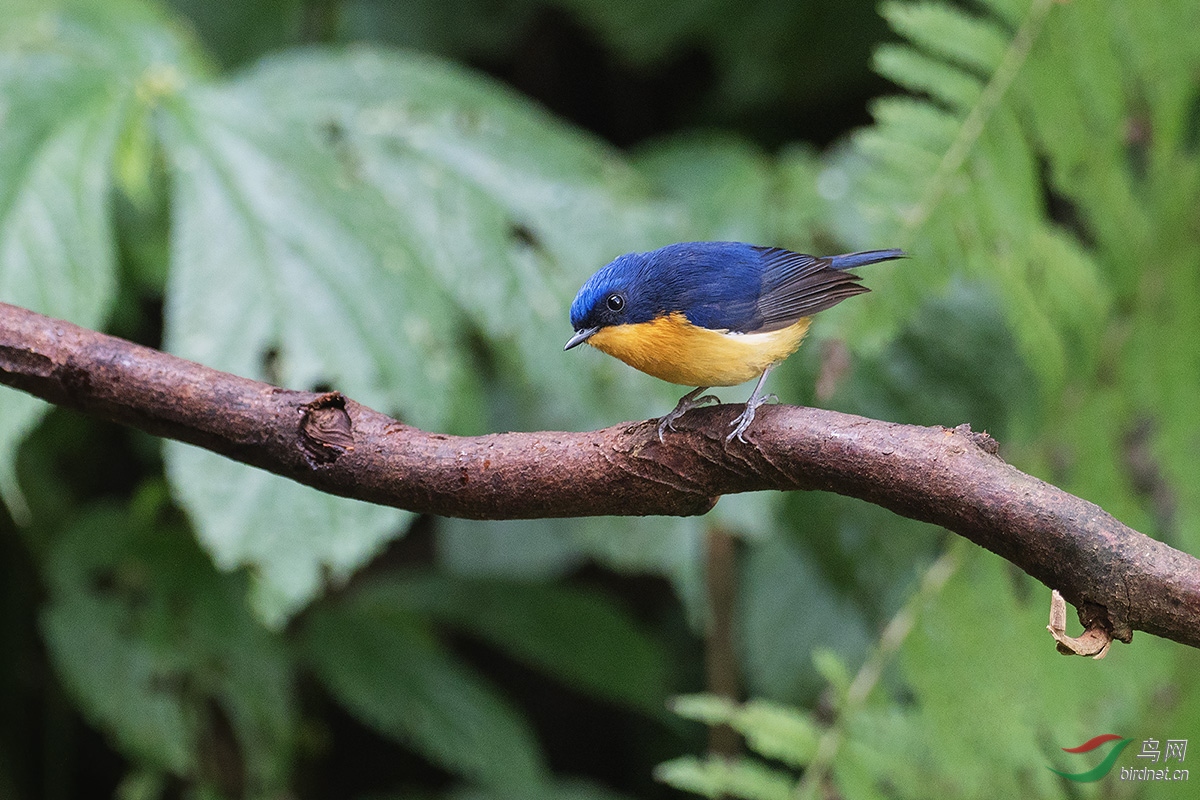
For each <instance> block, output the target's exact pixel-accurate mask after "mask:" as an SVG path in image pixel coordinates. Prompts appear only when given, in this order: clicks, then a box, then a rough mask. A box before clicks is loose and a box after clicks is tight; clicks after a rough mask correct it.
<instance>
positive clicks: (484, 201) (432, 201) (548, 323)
mask: <svg viewBox="0 0 1200 800" xmlns="http://www.w3.org/2000/svg"><path fill="white" fill-rule="evenodd" d="M240 85H241V86H242V87H244V89H245V90H247V91H251V92H253V93H254V94H255V97H256V103H257V104H258V106H259V107H260V108H262V109H263V110H264V111H266V112H269V113H270V114H271V115H273V116H277V117H278V118H280V119H283V120H287V124H288V126H289V127H290V128H293V129H296V130H299V131H304V132H306V134H305V135H307V136H308V137H309V138H313V139H321V138H324V139H325V140H326V147H327V149H329V150H330V151H331V152H332V153H333V154H334V155H335V157H336V158H337V159H338V161H339V163H341V164H342V165H343V170H344V172H345V173H346V175H345V177H344V180H345V181H346V182H347V183H348V184H349V185H350V186H353V187H355V190H356V191H358V190H360V189H361V190H363V191H366V190H368V189H369V190H370V191H372V192H374V193H376V194H377V196H378V197H379V198H381V199H382V200H383V202H384V206H383V207H382V208H381V211H380V213H381V214H383V215H384V217H385V218H386V219H387V220H388V225H389V227H390V228H391V229H393V230H394V233H395V235H396V236H397V237H398V238H399V239H401V240H402V241H404V243H405V245H406V246H407V248H408V250H409V251H410V252H411V253H412V254H413V257H414V259H415V261H416V265H417V270H418V271H419V273H420V274H423V275H424V276H425V280H427V281H428V282H430V283H431V284H432V285H436V286H439V287H440V288H441V289H442V290H443V291H444V292H445V293H446V294H447V296H448V297H449V298H450V299H451V300H452V301H453V303H454V304H455V306H456V307H457V308H459V309H461V310H462V311H463V312H464V315H465V318H466V319H465V321H466V322H468V323H469V324H470V325H473V326H476V327H477V328H478V329H480V330H482V331H483V332H484V333H485V334H486V335H487V337H488V338H489V340H491V341H492V342H495V343H496V352H495V353H494V357H495V358H496V359H497V361H498V362H499V364H500V365H502V367H503V370H502V372H507V371H508V370H510V369H511V370H513V371H515V373H516V374H517V375H518V376H520V377H522V378H524V379H525V381H527V382H528V384H527V385H526V386H522V387H521V389H520V390H522V391H529V390H532V391H533V392H534V394H533V395H532V396H533V397H536V398H537V402H536V404H532V405H534V407H536V409H537V415H536V416H531V415H529V413H528V410H527V409H528V407H529V406H530V405H531V404H530V403H528V402H520V401H519V400H518V401H517V402H516V404H515V405H516V408H515V409H506V410H511V412H512V413H514V414H515V415H516V420H514V422H515V425H513V427H525V426H529V425H533V426H537V427H538V428H543V429H544V428H547V427H556V426H566V425H594V424H600V423H602V422H611V421H612V420H613V419H614V418H616V419H622V418H626V417H625V416H615V415H635V414H642V413H646V409H648V408H650V407H651V406H650V404H648V403H647V397H646V396H645V395H644V394H639V393H637V392H633V391H620V390H621V389H627V388H630V383H627V382H625V381H627V380H635V381H636V379H634V378H633V375H632V374H631V373H630V372H629V371H628V370H627V368H624V367H623V365H619V364H616V363H615V362H613V361H612V360H611V359H603V358H587V357H584V358H572V357H571V356H564V355H563V353H562V342H563V341H565V339H564V336H566V335H567V334H569V331H570V325H569V322H568V320H567V309H568V308H569V305H570V301H571V298H572V297H573V296H574V294H575V292H576V291H577V290H578V288H579V286H580V284H582V282H583V280H584V279H585V278H586V277H587V276H588V275H589V274H590V273H591V272H593V271H595V270H596V269H598V268H599V267H601V266H603V265H604V264H605V263H607V262H608V261H610V260H611V259H612V258H614V257H615V256H617V255H619V254H621V253H624V252H628V251H630V250H642V249H649V248H651V247H656V246H659V245H661V244H665V243H667V242H669V241H674V240H676V239H677V238H678V235H679V233H680V228H681V226H682V224H683V223H684V221H685V218H684V216H683V215H682V214H681V213H680V212H679V210H678V209H677V208H675V207H674V206H673V205H670V204H667V203H663V202H652V201H651V199H650V195H649V192H648V187H647V186H646V184H645V182H644V181H643V180H642V179H641V178H640V176H638V175H637V174H636V173H635V172H634V171H633V170H631V169H630V168H629V167H628V165H626V164H625V163H624V161H623V160H622V158H621V156H620V154H618V153H617V152H616V151H614V150H612V149H610V148H608V147H606V146H604V145H602V144H601V143H600V142H598V141H595V140H593V139H591V138H589V137H586V136H585V135H583V134H582V133H580V132H577V131H574V130H571V129H569V128H567V127H565V126H564V125H562V124H561V123H559V122H558V121H556V120H554V119H552V118H551V117H549V116H548V115H547V114H546V113H545V112H544V111H542V110H541V109H539V108H537V107H536V106H534V105H533V104H532V103H529V102H528V101H525V100H523V99H521V98H519V97H517V96H515V95H513V94H511V93H510V92H509V91H508V90H506V89H504V88H503V87H501V86H500V85H498V84H495V83H492V82H490V81H487V80H484V79H483V78H481V77H479V76H477V75H473V74H471V73H469V72H467V71H465V70H463V69H461V68H458V67H455V66H453V65H451V64H448V63H445V62H441V61H438V60H435V59H432V58H429V57H425V56H420V55H417V54H411V53H395V52H387V51H383V50H370V49H357V50H353V51H351V52H348V53H328V52H321V51H306V52H300V53H296V54H292V55H289V56H284V57H279V58H275V59H270V60H268V61H265V62H264V63H263V64H262V65H261V66H260V67H259V68H257V69H256V70H254V71H253V72H251V73H249V74H248V75H247V76H246V77H245V78H244V79H243V80H242V81H241V82H240ZM413 279H415V276H413V275H409V276H406V281H411V280H413ZM433 330H434V331H435V332H436V333H437V334H438V335H440V336H443V337H448V336H450V332H451V330H452V327H451V326H450V325H449V324H448V322H447V321H445V320H439V324H438V325H436V326H435V327H434V328H433ZM597 355H598V354H597ZM622 370H624V371H622ZM613 375H619V376H621V377H622V379H623V380H621V381H620V382H619V383H618V385H616V386H614V385H613ZM647 383H648V385H654V384H657V385H656V388H655V389H654V390H652V392H653V393H652V394H651V395H650V397H653V396H655V395H656V394H661V395H662V396H667V397H669V396H670V391H668V390H666V389H665V388H664V387H663V386H662V384H661V383H659V382H653V383H651V382H647ZM426 405H428V403H427V404H426Z"/></svg>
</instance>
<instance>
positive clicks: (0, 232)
mask: <svg viewBox="0 0 1200 800" xmlns="http://www.w3.org/2000/svg"><path fill="white" fill-rule="evenodd" d="M0 15H2V16H3V20H4V22H3V23H2V25H0V299H2V300H3V301H5V302H9V303H14V304H17V305H21V306H25V307H29V308H33V309H35V310H37V311H40V312H43V313H46V314H49V315H52V316H57V317H63V318H67V319H70V320H71V321H73V322H76V323H78V324H81V325H84V326H89V327H94V328H100V329H104V330H107V331H110V332H113V333H116V334H118V335H121V336H125V337H128V338H131V339H133V340H136V341H139V342H142V343H145V344H149V345H152V346H155V347H163V348H165V349H167V350H170V351H171V352H174V353H177V354H179V355H182V356H185V357H187V358H191V359H195V360H197V361H200V362H203V363H205V364H208V365H211V366H213V367H217V368H220V369H224V370H229V371H232V372H235V373H238V374H241V375H246V376H250V377H254V378H258V379H263V380H269V381H272V382H275V383H279V384H282V385H285V386H289V387H293V388H300V389H305V388H322V387H336V388H338V389H340V390H342V391H345V392H346V393H348V394H349V395H351V396H353V397H355V398H356V399H358V400H360V401H362V402H365V403H367V404H369V405H372V406H374V407H375V408H378V409H380V410H383V411H386V412H388V413H391V414H394V415H396V416H398V417H399V418H401V419H404V420H407V421H411V422H413V423H414V424H417V425H420V426H423V427H425V428H427V429H430V430H439V431H447V432H452V433H460V434H474V433H481V432H485V431H493V430H538V429H562V428H566V429H573V430H583V429H588V428H593V427H599V426H603V425H609V424H614V423H616V422H619V421H622V420H626V419H640V418H647V417H651V416H657V415H661V414H662V413H664V412H665V411H666V410H668V409H669V408H670V407H671V406H672V404H673V403H674V401H675V399H676V397H677V395H678V394H679V390H678V389H677V388H676V387H671V386H666V385H663V384H661V383H658V382H656V381H654V380H652V379H650V378H647V377H646V376H643V375H640V374H637V373H635V372H634V371H633V370H631V369H628V368H626V367H624V366H623V365H621V364H619V363H617V362H616V361H614V360H612V359H609V358H606V357H604V356H602V355H600V354H599V353H595V352H591V351H587V352H572V353H570V354H564V353H562V351H561V348H562V344H563V342H564V341H565V340H566V338H567V336H568V335H569V334H570V330H569V323H568V321H567V308H568V305H569V302H570V299H571V297H572V296H573V294H574V291H575V289H576V288H577V287H578V286H579V284H580V283H581V282H582V281H583V280H584V279H585V278H586V277H587V276H588V275H589V274H590V273H591V272H592V271H593V270H594V269H596V268H597V267H599V266H601V265H602V264H604V263H606V262H607V261H608V260H610V259H611V258H612V257H614V256H616V255H618V254H620V253H623V252H627V251H631V250H639V249H648V248H651V247H655V246H658V245H661V244H664V243H667V242H671V241H680V240H691V239H738V240H745V241H752V242H757V243H763V244H773V245H779V246H785V247H790V248H792V249H798V250H803V251H809V252H812V251H817V252H822V253H825V252H834V251H838V252H840V251H844V250H851V249H866V248H877V247H903V248H905V249H907V250H908V251H909V252H910V254H911V255H912V258H910V259H908V260H907V261H905V262H903V263H901V264H899V265H879V266H876V267H872V268H870V271H869V272H866V271H864V275H865V277H866V282H867V284H868V285H870V286H871V288H872V289H873V290H874V291H873V292H872V293H871V294H870V295H867V296H864V297H861V298H856V299H855V300H854V302H852V303H847V304H845V305H843V306H839V307H838V308H837V309H834V310H832V311H830V312H827V313H826V314H824V315H822V317H821V319H820V321H819V322H818V324H817V325H816V326H815V328H814V331H813V334H812V335H811V337H810V340H809V342H808V343H807V344H806V345H805V347H804V348H802V350H801V351H800V353H799V354H798V355H797V356H796V357H794V358H792V359H791V360H789V361H788V362H787V363H786V364H785V365H784V366H783V367H781V368H780V369H779V370H777V371H776V373H775V377H774V378H773V379H772V380H773V386H772V388H773V389H774V390H775V391H776V392H777V393H778V394H779V395H780V396H781V397H782V398H783V399H784V400H785V401H786V402H793V403H805V404H818V405H822V406H825V407H830V408H837V409H843V410H846V411H851V412H855V413H861V414H866V415H870V416H873V417H878V418H882V419H888V420H895V421H899V422H907V423H916V424H924V425H935V424H940V425H946V426H955V425H958V424H960V423H964V422H969V423H971V424H972V425H973V426H974V428H975V429H976V430H982V429H986V430H988V431H990V432H991V433H992V434H993V435H995V436H996V437H997V438H998V439H999V440H1000V442H1001V448H1002V449H1001V453H1002V455H1003V456H1004V457H1005V458H1006V459H1007V460H1008V461H1009V462H1010V463H1013V464H1015V465H1017V466H1018V467H1020V468H1021V469H1024V470H1026V471H1028V472H1031V473H1033V474H1035V475H1038V476H1040V477H1042V478H1044V479H1046V480H1049V481H1051V482H1054V483H1056V484H1058V485H1060V486H1062V487H1064V488H1066V489H1067V490H1069V491H1072V492H1074V493H1076V494H1079V495H1081V496H1083V497H1085V498H1088V499H1090V500H1092V501H1095V502H1097V503H1099V504H1100V505H1101V506H1103V507H1104V508H1106V509H1107V510H1108V511H1110V512H1112V513H1113V514H1115V515H1116V516H1117V517H1118V518H1120V519H1121V520H1122V521H1124V522H1126V523H1128V524H1130V525H1132V526H1133V527H1135V528H1137V529H1139V530H1141V531H1144V532H1145V533H1147V534H1149V535H1152V536H1155V537H1157V538H1160V539H1162V540H1164V541H1166V542H1168V543H1170V544H1171V545H1173V546H1174V547H1177V548H1180V549H1183V550H1185V551H1188V552H1191V553H1195V554H1200V459H1198V458H1197V452H1200V425H1198V424H1197V421H1196V420H1197V414H1196V412H1197V402H1198V400H1197V398H1198V397H1200V313H1197V308H1200V246H1198V245H1200V4H1197V3H1195V2H1194V0H1119V1H1118V0H1113V1H1112V2H1103V1H1102V0H1095V1H1089V2H1084V1H1083V0H1073V1H1072V2H1061V3H1060V2H1051V0H977V2H975V3H972V4H966V5H951V4H949V3H943V2H910V1H909V0H903V1H902V2H897V1H896V0H889V1H888V2H885V3H883V5H882V6H877V5H876V4H875V3H874V2H873V0H864V1H861V2H858V1H856V2H846V1H845V0H806V1H805V2H792V1H791V0H741V2H736V3H734V2H728V0H701V1H700V2H694V1H691V0H658V1H657V2H642V1H640V0H513V1H512V2H497V1H496V0H417V1H414V2H385V1H384V0H342V1H338V0H323V1H322V0H309V2H304V1H303V0H261V2H234V1H233V0H171V2H168V3H153V2H149V1H148V0H147V2H140V1H135V0H71V1H70V2H57V1H52V0H29V2H25V1H24V0H0ZM585 350H586V348H585ZM747 391H748V390H747V389H746V388H745V387H743V388H739V389H734V390H730V391H728V392H726V393H724V396H725V397H727V398H728V399H730V400H731V401H735V402H736V401H740V400H744V397H745V395H746V392H747ZM0 493H2V495H3V499H4V506H5V509H6V512H5V513H4V514H3V515H2V519H0V610H2V612H3V613H2V614H0V797H3V798H14V799H15V800H23V799H24V798H52V799H53V798H75V797H79V798H98V797H118V798H121V799H122V800H149V799H150V798H176V797H181V798H206V799H207V798H214V799H215V798H243V797H244V798H299V799H301V800H307V799H308V798H326V797H336V798H374V799H375V800H383V799H384V798H439V797H452V798H543V797H544V798H564V799H566V798H585V799H587V800H591V799H592V798H597V799H599V798H621V797H626V798H635V797H636V798H668V797H685V796H694V795H693V794H691V793H692V792H698V793H701V794H706V795H708V796H710V797H717V796H721V795H722V794H726V795H729V796H740V797H750V798H787V797H804V796H809V797H844V798H876V797H880V798H882V797H887V798H893V797H896V798H926V797H971V798H991V797H996V798H1009V797H1017V796H1020V797H1044V798H1057V797H1071V798H1076V797H1115V798H1130V797H1139V798H1140V797H1169V798H1175V797H1184V796H1188V790H1187V789H1186V786H1187V785H1178V784H1176V785H1170V784H1136V783H1130V782H1122V781H1120V780H1118V778H1117V777H1116V775H1115V773H1114V774H1113V775H1110V776H1109V777H1108V778H1105V779H1104V780H1102V781H1099V782H1096V783H1090V784H1082V783H1079V784H1076V783H1071V782H1069V781H1066V780H1064V779H1062V778H1060V777H1058V776H1057V775H1055V774H1054V773H1053V772H1051V771H1050V770H1049V769H1048V767H1055V768H1057V769H1060V770H1062V771H1066V772H1081V771H1084V770H1086V769H1088V768H1090V767H1091V766H1093V765H1094V764H1095V763H1096V762H1097V761H1098V760H1099V757H1098V755H1096V754H1093V756H1094V757H1092V758H1091V760H1090V761H1089V760H1087V759H1088V758H1089V757H1087V756H1079V755H1074V756H1072V755H1067V754H1064V753H1063V752H1062V750H1061V749H1060V748H1064V747H1072V746H1074V745H1078V744H1080V743H1081V742H1083V741H1085V740H1086V739H1089V738H1091V737H1092V736H1095V735H1098V734H1100V733H1107V732H1115V733H1118V734H1120V735H1121V736H1124V737H1127V738H1131V739H1134V740H1135V746H1134V747H1131V748H1129V749H1127V750H1126V751H1125V755H1124V756H1123V757H1122V760H1121V761H1119V762H1118V763H1119V764H1124V765H1126V766H1135V767H1136V766H1144V765H1145V762H1144V761H1142V760H1140V759H1138V758H1136V756H1135V752H1136V751H1137V750H1138V749H1139V747H1140V740H1142V739H1148V738H1156V739H1159V740H1163V741H1165V740H1166V739H1186V738H1187V737H1189V736H1191V737H1192V738H1200V723H1198V722H1197V721H1198V720H1200V681H1197V680H1196V678H1197V676H1200V658H1198V654H1197V653H1196V652H1194V651H1192V650H1189V649H1187V648H1185V647H1183V646H1180V645H1176V644H1174V643H1171V642H1167V641H1162V640H1157V639H1154V638H1152V637H1150V636H1147V635H1145V634H1139V635H1138V636H1137V637H1136V638H1135V639H1134V641H1133V643H1132V645H1128V646H1126V645H1117V646H1115V647H1114V649H1113V651H1112V652H1111V653H1110V654H1109V656H1108V657H1107V659H1106V660H1104V661H1099V662H1095V661H1091V660H1085V659H1065V658H1062V657H1060V656H1059V655H1057V654H1056V653H1055V651H1054V648H1053V646H1052V643H1051V641H1050V638H1049V636H1048V634H1047V633H1046V632H1045V630H1044V625H1045V622H1046V617H1047V611H1048V600H1049V590H1048V589H1047V588H1046V587H1044V586H1042V585H1040V584H1038V583H1036V582H1035V581H1033V580H1032V579H1030V578H1028V577H1027V576H1025V575H1024V574H1022V573H1020V572H1018V571H1016V570H1015V569H1014V568H1012V567H1011V566H1010V565H1008V564H1007V563H1006V562H1004V561H1002V560H1001V559H999V558H997V557H995V556H993V555H991V554H990V553H987V552H984V551H981V550H980V549H978V548H976V547H974V546H971V545H967V544H965V543H963V542H959V541H955V539H954V537H952V536H950V535H949V534H947V533H945V532H944V531H941V530H938V529H934V528H932V527H930V526H926V525H922V524H918V523H915V522H911V521H908V520H904V519H900V518H897V517H895V516H893V515H891V514H889V513H887V512H884V511H882V510H880V509H877V508H874V507H871V506H869V505H866V504H863V503H859V502H856V501H850V500H847V499H844V498H840V497H836V496H831V495H822V494H793V495H767V494H762V495H749V496H733V497H726V498H724V499H722V500H721V502H720V503H719V504H718V506H717V507H716V509H715V510H714V511H713V512H712V513H710V514H709V515H708V516H707V517H705V518H702V519H688V520H677V519H660V518H653V519H622V518H613V519H595V520H561V521H552V522H511V523H486V522H464V521H456V520H447V519H432V518H424V517H416V516H414V515H412V514H406V513H401V512H398V511H394V510H390V509H381V508H374V507H370V506H366V505H364V504H360V503H355V502H351V501H346V500H341V499H337V498H331V497H325V496H321V495H319V494H318V493H316V492H313V491H311V490H309V489H306V488H303V487H300V486H296V485H293V484H290V483H288V482H286V481H284V480H282V479H278V478H276V477H274V476H270V475H266V474H262V473H259V472H255V471H253V470H250V469H248V468H245V467H242V466H240V465H237V464H233V463H229V462H226V461H224V460H223V459H221V458H219V457H217V456H213V455H211V454H209V453H205V452H199V451H196V450H194V449H191V448H189V447H186V446H183V445H178V444H175V443H163V442H161V441H158V440H155V439H153V438H151V437H148V436H146V435H143V434H140V433H138V432H135V431H130V430H126V429H122V428H118V427H115V426H112V425H107V424H104V423H100V422H97V421H95V420H91V419H85V418H82V417H80V416H78V415H76V414H73V413H67V412H63V411H61V410H53V409H50V408H48V407H47V406H45V405H43V404H41V403H39V402H37V401H34V400H32V399H30V398H28V397H26V396H24V395H21V394H19V393H17V392H13V391H10V390H7V389H5V390H0ZM731 544H732V545H733V546H734V549H733V556H732V557H728V553H729V547H730V545H731ZM885 629H886V630H887V631H888V635H886V636H885V635H884V631H885ZM706 691H707V692H710V693H708V694H705V692H706ZM711 692H717V693H720V692H725V693H729V692H732V693H734V694H735V695H737V696H738V697H739V698H740V699H746V700H751V699H752V700H753V702H751V703H748V704H746V705H733V704H730V703H729V702H728V701H724V700H721V699H720V698H719V697H718V696H716V695H715V694H712V693H711ZM671 697H679V698H680V699H677V700H675V701H673V702H672V703H671V704H670V707H668V698H671ZM701 722H709V723H713V724H717V723H724V724H727V725H731V726H732V727H733V728H735V729H736V730H738V731H740V732H742V733H744V734H745V736H746V740H745V742H746V743H745V745H744V746H739V745H738V743H737V740H736V739H734V738H731V737H730V735H729V733H728V729H723V728H719V727H718V728H716V729H715V730H716V732H714V733H713V734H712V735H711V737H710V735H709V733H708V732H707V731H706V729H705V727H704V726H703V725H701V724H699V723H701ZM722 731H724V732H722ZM1197 757H1198V756H1197V755H1195V754H1193V755H1192V756H1191V757H1190V759H1189V762H1191V761H1195V759H1196V758H1197ZM1181 766H1183V767H1188V766H1190V763H1184V764H1182V765H1181ZM1197 777H1198V779H1200V775H1198V776H1197ZM1193 783H1194V782H1193Z"/></svg>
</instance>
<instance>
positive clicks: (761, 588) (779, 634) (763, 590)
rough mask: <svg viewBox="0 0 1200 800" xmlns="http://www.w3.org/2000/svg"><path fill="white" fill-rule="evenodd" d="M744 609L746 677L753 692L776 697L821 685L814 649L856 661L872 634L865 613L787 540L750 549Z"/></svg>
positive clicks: (807, 692) (810, 690)
mask: <svg viewBox="0 0 1200 800" xmlns="http://www.w3.org/2000/svg"><path fill="white" fill-rule="evenodd" d="M738 614H739V620H740V625H739V627H740V630H741V642H740V645H741V651H742V653H743V661H744V663H745V665H746V666H745V670H746V678H747V682H748V684H749V685H750V687H751V691H752V693H753V694H756V695H765V696H766V697H769V698H772V699H780V700H783V699H787V700H795V699H798V698H801V697H805V696H809V695H812V694H814V693H815V692H816V691H817V690H818V688H819V687H820V686H821V682H820V677H819V676H818V675H817V674H816V672H815V671H814V669H813V666H812V660H811V658H810V655H809V654H810V653H811V651H812V649H813V648H814V647H816V646H818V645H823V646H827V647H832V648H835V649H836V650H837V651H838V652H840V653H842V654H844V656H845V657H846V658H847V659H848V660H855V655H856V654H857V655H859V657H860V658H861V655H862V654H865V653H866V650H867V646H868V644H869V642H870V638H871V637H870V633H869V632H868V630H867V627H866V623H865V621H864V619H863V615H862V612H861V610H860V609H858V608H856V607H855V605H854V603H853V602H852V601H851V600H850V599H849V598H848V597H846V596H844V595H843V594H842V593H840V592H839V590H838V588H837V587H836V586H834V585H832V584H831V583H830V581H829V579H828V577H827V576H825V575H822V573H821V572H820V569H819V565H817V564H814V561H813V559H812V557H811V556H809V555H807V554H805V553H803V552H802V551H801V550H800V549H799V548H798V547H796V546H794V545H792V544H790V543H789V542H787V541H786V540H785V539H784V538H783V537H775V538H772V539H769V540H767V541H766V542H763V543H760V544H757V545H756V546H755V547H753V548H752V549H751V550H750V552H749V554H748V557H747V559H746V562H745V566H744V567H743V579H742V594H741V601H740V608H739V612H738Z"/></svg>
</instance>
